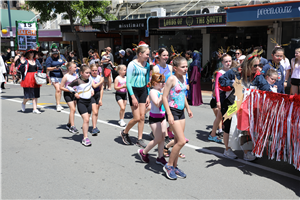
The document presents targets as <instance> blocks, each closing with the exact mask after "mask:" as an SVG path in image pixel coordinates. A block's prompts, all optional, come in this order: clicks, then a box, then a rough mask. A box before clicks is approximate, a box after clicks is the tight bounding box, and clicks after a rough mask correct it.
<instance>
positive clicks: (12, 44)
mask: <svg viewBox="0 0 300 200" xmlns="http://www.w3.org/2000/svg"><path fill="white" fill-rule="evenodd" d="M7 10H8V20H9V34H10V47H11V57H12V58H14V57H15V45H14V39H13V32H12V28H11V18H10V4H9V1H7Z"/></svg>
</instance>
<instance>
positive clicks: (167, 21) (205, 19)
mask: <svg viewBox="0 0 300 200" xmlns="http://www.w3.org/2000/svg"><path fill="white" fill-rule="evenodd" d="M216 25H226V13H219V14H210V15H194V16H184V17H168V18H161V19H159V28H187V27H201V26H216Z"/></svg>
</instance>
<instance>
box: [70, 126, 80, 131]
mask: <svg viewBox="0 0 300 200" xmlns="http://www.w3.org/2000/svg"><path fill="white" fill-rule="evenodd" d="M69 131H70V132H71V133H79V131H78V130H77V128H76V127H75V126H71V127H70V129H69Z"/></svg>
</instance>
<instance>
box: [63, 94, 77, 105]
mask: <svg viewBox="0 0 300 200" xmlns="http://www.w3.org/2000/svg"><path fill="white" fill-rule="evenodd" d="M63 95H64V99H65V102H67V103H69V102H70V101H74V100H76V97H75V95H74V94H73V93H72V92H65V91H64V94H63Z"/></svg>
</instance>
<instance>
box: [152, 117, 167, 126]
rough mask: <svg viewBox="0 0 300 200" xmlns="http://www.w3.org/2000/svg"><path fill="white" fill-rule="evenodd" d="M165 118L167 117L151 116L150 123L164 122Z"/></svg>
mask: <svg viewBox="0 0 300 200" xmlns="http://www.w3.org/2000/svg"><path fill="white" fill-rule="evenodd" d="M165 119H166V118H165V117H161V118H154V117H151V116H149V124H154V123H157V122H162V121H164V120H165Z"/></svg>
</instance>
